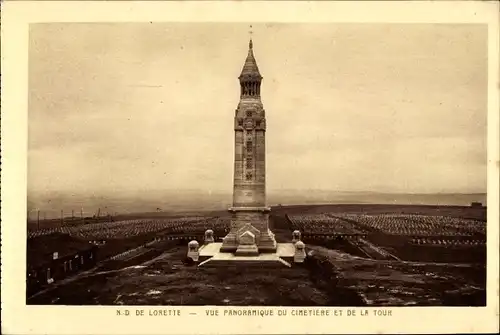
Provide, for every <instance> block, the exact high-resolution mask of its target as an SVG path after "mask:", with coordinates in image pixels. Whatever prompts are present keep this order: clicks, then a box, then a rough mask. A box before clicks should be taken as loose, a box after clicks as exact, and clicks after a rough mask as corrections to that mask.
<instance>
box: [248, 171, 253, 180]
mask: <svg viewBox="0 0 500 335" xmlns="http://www.w3.org/2000/svg"><path fill="white" fill-rule="evenodd" d="M251 179H252V173H251V172H247V180H251Z"/></svg>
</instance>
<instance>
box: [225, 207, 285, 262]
mask: <svg viewBox="0 0 500 335" xmlns="http://www.w3.org/2000/svg"><path fill="white" fill-rule="evenodd" d="M229 211H230V212H231V213H232V219H231V230H230V231H229V233H228V234H227V235H226V237H224V239H223V240H222V247H221V249H220V252H232V253H239V254H243V253H247V254H248V253H251V254H253V255H258V254H259V253H269V252H276V246H277V243H276V240H275V238H274V234H273V233H272V232H271V230H269V212H270V208H269V207H232V208H230V209H229Z"/></svg>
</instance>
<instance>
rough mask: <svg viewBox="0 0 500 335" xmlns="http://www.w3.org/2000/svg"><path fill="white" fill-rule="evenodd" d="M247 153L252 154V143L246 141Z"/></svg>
mask: <svg viewBox="0 0 500 335" xmlns="http://www.w3.org/2000/svg"><path fill="white" fill-rule="evenodd" d="M247 152H252V141H247Z"/></svg>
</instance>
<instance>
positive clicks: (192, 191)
mask: <svg viewBox="0 0 500 335" xmlns="http://www.w3.org/2000/svg"><path fill="white" fill-rule="evenodd" d="M486 28H487V27H486V26H485V25H473V24H470V25H457V24H449V25H446V24H274V23H265V24H252V23H248V24H246V23H241V24H231V23H149V22H148V23H110V24H106V23H90V24H85V23H81V24H80V23H56V24H50V23H47V24H46V23H43V24H32V25H31V26H30V31H29V37H30V38H29V101H28V106H29V112H28V126H29V128H28V193H27V196H28V199H27V200H28V208H27V218H28V220H27V230H28V236H27V273H26V281H27V287H26V297H27V304H42V305H43V304H62V305H237V306H250V305H261V306H485V305H486V240H487V238H486V211H487V203H486V186H487V184H486V143H487V142H486V140H487V139H486V117H487V94H486V92H487V69H488V68H487V29H486Z"/></svg>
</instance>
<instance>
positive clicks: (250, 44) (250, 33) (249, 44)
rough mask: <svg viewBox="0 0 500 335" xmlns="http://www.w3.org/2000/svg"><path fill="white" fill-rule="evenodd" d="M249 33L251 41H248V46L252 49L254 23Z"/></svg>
mask: <svg viewBox="0 0 500 335" xmlns="http://www.w3.org/2000/svg"><path fill="white" fill-rule="evenodd" d="M248 34H249V35H250V42H249V43H248V46H249V48H250V49H252V48H253V43H252V34H253V31H252V25H250V29H249V30H248Z"/></svg>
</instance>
